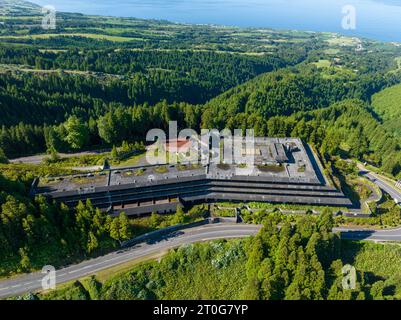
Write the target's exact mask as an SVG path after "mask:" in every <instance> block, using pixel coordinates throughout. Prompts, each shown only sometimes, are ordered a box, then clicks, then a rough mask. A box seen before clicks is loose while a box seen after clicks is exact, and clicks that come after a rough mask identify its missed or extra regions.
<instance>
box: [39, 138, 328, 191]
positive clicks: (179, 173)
mask: <svg viewBox="0 0 401 320" xmlns="http://www.w3.org/2000/svg"><path fill="white" fill-rule="evenodd" d="M273 150H276V151H277V150H279V151H278V152H276V151H273ZM248 154H252V155H253V156H254V164H253V165H249V164H245V163H239V164H225V163H224V162H225V161H224V160H225V159H224V156H222V162H223V163H220V164H213V163H208V164H205V165H203V164H198V163H197V164H185V165H184V164H177V165H168V164H162V165H156V166H149V165H141V166H137V167H131V168H124V169H114V170H111V171H105V172H93V173H89V174H87V173H83V174H79V175H74V176H64V177H55V178H42V179H41V181H40V185H39V189H38V192H39V193H54V192H68V191H78V193H80V194H85V193H93V192H95V191H96V188H100V187H114V186H124V185H137V186H147V185H155V184H157V183H161V182H163V183H168V181H176V180H177V179H178V180H179V179H182V178H188V177H194V178H196V177H203V176H206V178H207V179H214V180H224V181H226V180H230V179H233V178H236V179H241V177H242V178H243V179H244V180H249V179H251V180H259V181H269V182H271V181H275V182H277V183H291V182H293V183H306V184H310V183H319V182H321V180H320V179H319V175H321V174H322V173H321V172H319V173H317V172H316V170H318V171H319V169H318V168H317V166H316V165H313V163H314V162H315V161H316V159H311V158H310V157H313V155H311V154H309V153H308V152H307V151H306V150H305V147H304V145H303V143H302V141H301V140H300V139H297V138H255V144H254V150H248ZM277 155H278V156H279V157H282V158H283V159H282V160H286V161H284V162H283V163H281V162H282V161H277V160H276V159H275V158H276V157H277ZM284 158H285V159H284ZM209 161H210V160H209Z"/></svg>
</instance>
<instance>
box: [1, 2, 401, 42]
mask: <svg viewBox="0 0 401 320" xmlns="http://www.w3.org/2000/svg"><path fill="white" fill-rule="evenodd" d="M7 1H9V0H7ZM33 2H35V3H37V4H40V5H48V4H49V1H47V0H33ZM51 4H52V5H53V6H55V7H56V9H57V10H58V11H66V12H81V13H85V14H95V15H112V16H121V17H136V18H145V19H163V20H169V21H174V22H185V23H196V24H218V25H228V26H240V27H256V28H262V27H266V28H275V29H289V30H304V31H319V32H339V33H342V34H344V35H346V36H360V37H366V38H371V39H376V40H382V41H397V42H401V34H400V33H399V30H401V19H400V17H401V1H397V0H336V1H335V0H326V1H320V0H306V1H296V4H294V1H291V0H254V1H252V2H249V1H247V0H215V1H203V0H191V1H184V0H157V1H150V0H124V1H119V2H118V5H116V2H115V1H110V0H85V1H84V0H53V1H51ZM345 5H354V6H355V8H356V9H357V28H356V30H343V29H342V27H341V21H342V18H343V15H342V8H343V6H345ZM222 12H224V14H221V13H222Z"/></svg>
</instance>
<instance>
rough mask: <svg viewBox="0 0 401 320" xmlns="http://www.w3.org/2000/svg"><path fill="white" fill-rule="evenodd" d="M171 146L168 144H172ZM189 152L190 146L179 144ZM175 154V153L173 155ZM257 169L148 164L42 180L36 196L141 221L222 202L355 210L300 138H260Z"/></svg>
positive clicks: (256, 148) (180, 149)
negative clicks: (142, 217)
mask: <svg viewBox="0 0 401 320" xmlns="http://www.w3.org/2000/svg"><path fill="white" fill-rule="evenodd" d="M166 145H168V143H166ZM175 148H176V149H175V150H174V151H175V152H177V153H179V152H187V151H188V150H189V149H190V148H191V143H190V142H189V141H186V142H185V141H177V143H176V144H175ZM170 151H171V150H170ZM247 152H250V153H252V155H253V156H254V164H253V165H252V168H249V167H247V165H246V164H240V163H236V164H225V162H224V159H223V161H222V163H217V164H215V163H212V162H211V161H208V162H206V163H203V162H202V164H176V165H168V164H164V165H142V166H137V167H131V168H124V169H111V170H104V171H101V172H95V173H90V174H87V173H85V174H81V175H73V176H64V177H57V178H41V179H40V181H37V183H36V184H35V186H34V193H35V194H43V195H45V196H46V197H48V198H50V199H54V200H56V201H58V202H63V203H64V204H66V205H68V206H70V207H72V206H76V205H77V204H78V202H79V201H86V200H87V199H90V201H91V202H92V204H93V205H94V206H95V207H97V208H99V209H101V210H105V211H108V212H109V213H110V214H119V213H120V212H122V211H123V212H125V213H126V214H127V215H128V216H140V215H145V214H149V213H152V212H157V213H168V212H174V211H175V210H176V208H177V205H179V204H181V205H183V206H186V205H192V204H198V203H216V202H241V203H243V202H269V203H287V204H305V205H314V206H315V205H322V206H337V207H351V206H352V203H351V201H350V200H349V199H348V198H347V197H345V196H344V194H343V193H342V192H341V191H340V190H337V189H336V188H335V187H334V186H332V184H331V183H330V182H329V181H328V179H327V178H326V177H325V175H324V173H323V169H322V166H321V164H320V162H319V159H318V158H317V156H316V154H315V153H314V152H313V151H312V149H311V148H310V147H309V145H307V144H304V143H303V142H302V141H301V140H300V139H296V138H255V143H254V146H253V150H250V151H249V150H248V151H247Z"/></svg>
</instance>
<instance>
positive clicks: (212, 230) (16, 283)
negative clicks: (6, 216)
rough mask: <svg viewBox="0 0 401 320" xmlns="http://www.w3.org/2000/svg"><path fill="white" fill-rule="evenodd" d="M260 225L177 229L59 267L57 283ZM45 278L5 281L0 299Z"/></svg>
mask: <svg viewBox="0 0 401 320" xmlns="http://www.w3.org/2000/svg"><path fill="white" fill-rule="evenodd" d="M260 228H261V226H258V225H246V224H211V225H205V226H202V227H197V228H193V229H186V230H182V231H177V232H175V233H172V234H169V235H167V236H164V237H162V238H161V239H159V240H157V241H153V242H148V243H141V244H138V245H136V246H133V247H131V248H128V249H124V250H120V251H117V252H113V253H110V254H108V255H106V256H103V257H98V258H95V259H91V260H88V261H84V262H82V263H79V264H77V265H73V266H70V267H66V268H63V269H60V270H57V272H56V282H57V284H61V283H65V282H68V281H71V280H76V279H79V278H82V277H85V276H88V275H92V274H95V273H96V272H98V271H101V270H106V269H108V268H111V267H114V266H117V265H120V264H123V263H126V262H129V261H132V260H136V259H139V258H141V257H147V256H150V255H153V254H157V253H161V252H164V251H167V250H169V249H173V248H176V247H179V246H181V245H183V244H188V243H196V242H203V241H209V240H215V239H230V238H243V237H248V236H251V235H254V234H256V233H257V232H258V231H259V230H260ZM43 277H44V275H43V274H42V273H40V272H36V273H31V274H27V275H23V276H18V277H16V278H12V279H7V280H4V281H1V282H0V298H6V297H11V296H16V295H19V294H23V293H26V292H35V291H38V290H40V289H41V288H42V284H41V283H42V279H43Z"/></svg>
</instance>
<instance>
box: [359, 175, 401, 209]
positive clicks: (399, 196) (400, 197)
mask: <svg viewBox="0 0 401 320" xmlns="http://www.w3.org/2000/svg"><path fill="white" fill-rule="evenodd" d="M364 175H365V177H366V178H368V179H369V180H370V181H372V182H373V183H375V184H376V185H377V186H378V187H379V188H380V189H382V190H383V191H385V192H386V193H388V194H389V195H390V196H391V197H392V198H393V199H394V200H397V201H398V202H401V192H399V191H398V190H396V189H395V188H394V187H393V186H391V185H390V184H389V183H388V182H387V181H385V180H383V179H381V178H380V177H379V176H378V175H376V174H374V173H372V172H368V173H365V174H364Z"/></svg>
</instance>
